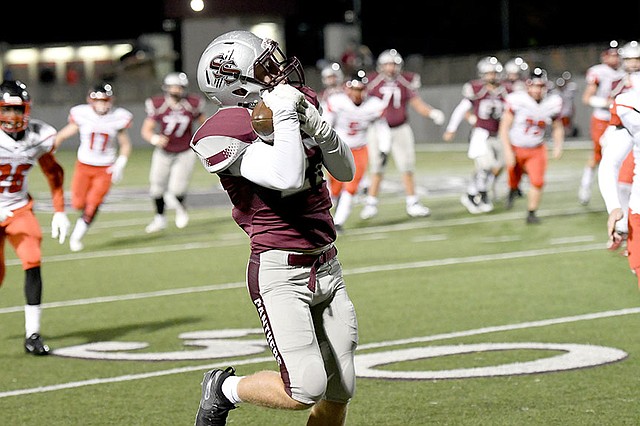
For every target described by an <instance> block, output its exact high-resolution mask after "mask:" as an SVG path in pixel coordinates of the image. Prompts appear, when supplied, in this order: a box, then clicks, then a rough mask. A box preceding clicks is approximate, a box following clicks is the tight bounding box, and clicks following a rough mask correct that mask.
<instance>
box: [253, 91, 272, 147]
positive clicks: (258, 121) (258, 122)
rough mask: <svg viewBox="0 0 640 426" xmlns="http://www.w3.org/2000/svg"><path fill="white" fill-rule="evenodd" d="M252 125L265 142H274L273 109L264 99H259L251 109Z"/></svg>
mask: <svg viewBox="0 0 640 426" xmlns="http://www.w3.org/2000/svg"><path fill="white" fill-rule="evenodd" d="M251 127H253V130H254V131H255V132H256V133H257V134H258V136H260V139H262V140H263V141H265V142H273V111H271V109H270V108H269V107H268V106H267V105H266V104H265V103H264V102H263V101H262V99H261V100H260V101H258V103H257V104H256V106H255V108H253V111H251Z"/></svg>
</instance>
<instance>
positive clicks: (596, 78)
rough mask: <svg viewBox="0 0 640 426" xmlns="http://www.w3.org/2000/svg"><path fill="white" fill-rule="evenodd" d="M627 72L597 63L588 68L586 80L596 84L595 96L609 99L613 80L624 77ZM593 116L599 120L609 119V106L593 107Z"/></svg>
mask: <svg viewBox="0 0 640 426" xmlns="http://www.w3.org/2000/svg"><path fill="white" fill-rule="evenodd" d="M624 75H625V72H624V70H622V69H621V68H619V69H614V68H611V67H610V66H609V65H607V64H596V65H593V66H591V67H589V69H587V74H586V76H585V80H586V82H587V84H596V85H597V86H598V88H597V89H596V93H595V96H598V97H600V98H604V99H607V98H609V97H610V96H611V89H612V88H613V82H614V81H617V80H620V79H621V78H622V77H624ZM593 116H594V117H595V118H597V119H599V120H608V119H609V118H610V117H611V114H610V113H609V108H608V107H597V108H593Z"/></svg>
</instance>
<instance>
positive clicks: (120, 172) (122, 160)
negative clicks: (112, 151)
mask: <svg viewBox="0 0 640 426" xmlns="http://www.w3.org/2000/svg"><path fill="white" fill-rule="evenodd" d="M126 165H127V157H125V156H124V155H121V156H119V157H118V159H117V160H116V162H115V163H113V165H112V166H111V167H109V169H108V170H107V172H108V173H111V182H113V183H118V182H120V181H121V180H122V177H123V176H124V168H125V166H126Z"/></svg>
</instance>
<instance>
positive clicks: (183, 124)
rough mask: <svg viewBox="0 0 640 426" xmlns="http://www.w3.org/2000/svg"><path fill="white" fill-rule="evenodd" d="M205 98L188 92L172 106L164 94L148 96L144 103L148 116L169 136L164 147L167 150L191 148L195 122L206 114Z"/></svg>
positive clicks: (177, 150) (178, 150) (179, 150)
mask: <svg viewBox="0 0 640 426" xmlns="http://www.w3.org/2000/svg"><path fill="white" fill-rule="evenodd" d="M204 106H205V101H204V98H202V97H201V96H198V95H195V94H188V95H187V96H186V97H184V98H183V99H181V100H180V102H179V104H178V106H177V107H175V106H174V107H173V108H172V107H171V106H170V105H169V104H168V103H167V100H166V99H165V96H164V95H157V96H153V97H151V98H148V99H147V100H146V101H145V103H144V108H145V112H146V113H147V117H149V118H152V119H153V120H155V121H156V122H157V123H158V124H160V133H162V134H163V135H165V136H168V137H169V143H168V144H167V146H165V147H164V150H165V151H167V152H183V151H186V150H187V149H190V147H189V142H190V141H191V137H192V136H193V123H194V122H195V121H196V120H197V119H198V118H199V117H200V116H201V115H202V114H204Z"/></svg>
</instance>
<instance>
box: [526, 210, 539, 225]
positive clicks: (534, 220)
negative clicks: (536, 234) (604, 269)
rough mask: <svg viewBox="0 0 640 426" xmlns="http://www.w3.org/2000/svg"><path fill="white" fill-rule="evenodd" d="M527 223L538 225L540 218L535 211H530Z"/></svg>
mask: <svg viewBox="0 0 640 426" xmlns="http://www.w3.org/2000/svg"><path fill="white" fill-rule="evenodd" d="M527 223H528V224H529V225H537V224H539V223H540V218H539V217H538V216H536V214H535V213H533V212H529V214H528V215H527Z"/></svg>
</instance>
